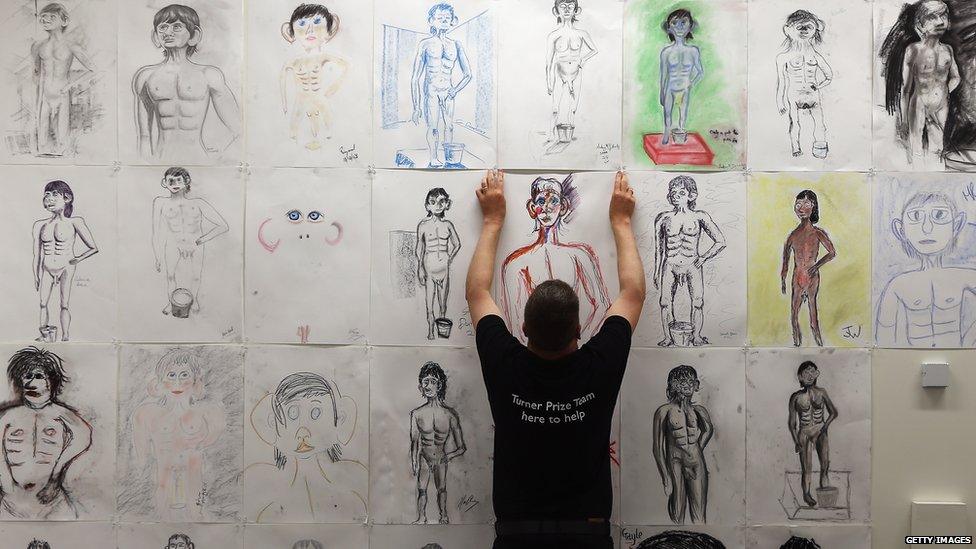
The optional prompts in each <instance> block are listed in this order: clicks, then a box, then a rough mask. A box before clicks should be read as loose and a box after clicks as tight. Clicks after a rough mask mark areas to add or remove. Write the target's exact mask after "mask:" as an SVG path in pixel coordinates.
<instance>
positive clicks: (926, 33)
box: [879, 0, 962, 163]
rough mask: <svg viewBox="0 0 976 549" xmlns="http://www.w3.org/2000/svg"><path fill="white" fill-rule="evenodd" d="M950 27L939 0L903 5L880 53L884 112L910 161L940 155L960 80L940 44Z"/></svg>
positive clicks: (948, 52) (948, 48)
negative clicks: (893, 123)
mask: <svg viewBox="0 0 976 549" xmlns="http://www.w3.org/2000/svg"><path fill="white" fill-rule="evenodd" d="M950 25H951V19H950V13H949V6H947V5H946V3H945V2H942V1H941V0H921V1H918V2H915V3H911V4H905V5H904V6H903V7H902V11H901V13H900V14H899V16H898V20H897V21H896V22H895V24H894V25H893V26H892V27H891V29H890V30H889V31H888V34H887V36H886V37H885V40H884V42H883V43H882V45H881V49H880V51H879V55H880V56H881V58H882V61H883V65H884V79H885V108H886V109H887V111H888V114H889V115H894V116H895V117H896V127H897V132H898V135H897V137H898V140H899V141H900V142H901V144H902V145H903V146H904V147H905V151H906V153H907V159H908V162H909V163H913V162H914V161H916V160H920V159H922V158H923V157H925V156H926V155H934V156H936V157H938V156H940V155H941V154H942V152H943V147H944V145H945V139H944V138H945V129H946V120H947V118H948V117H949V111H950V94H952V92H953V91H955V89H956V88H957V87H958V86H959V84H960V82H961V81H962V79H961V77H960V75H959V67H958V65H957V63H956V58H955V53H954V52H953V49H952V46H950V45H949V44H946V43H944V42H943V41H942V39H943V35H944V34H945V33H946V31H948V30H949V27H950Z"/></svg>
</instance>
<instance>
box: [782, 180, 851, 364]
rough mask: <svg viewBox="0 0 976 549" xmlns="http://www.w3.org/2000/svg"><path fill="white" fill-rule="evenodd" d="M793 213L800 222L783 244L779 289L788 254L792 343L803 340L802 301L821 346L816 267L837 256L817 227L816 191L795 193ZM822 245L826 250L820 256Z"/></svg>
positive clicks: (784, 272) (818, 284) (784, 291)
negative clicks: (790, 279)
mask: <svg viewBox="0 0 976 549" xmlns="http://www.w3.org/2000/svg"><path fill="white" fill-rule="evenodd" d="M793 212H794V213H795V214H796V216H797V218H799V220H800V224H799V225H798V226H797V227H796V228H795V229H793V231H792V232H791V233H790V234H789V236H788V237H787V238H786V244H785V245H784V246H783V266H782V268H781V269H780V279H781V287H780V289H781V291H782V292H783V295H786V276H787V274H789V271H790V265H789V263H790V255H791V254H792V256H793V278H792V281H791V284H790V285H791V288H792V293H791V298H790V323H791V325H792V327H793V345H794V346H796V347H799V346H800V345H801V344H802V343H803V334H802V333H801V332H800V320H799V315H800V306H801V305H803V302H804V301H806V303H807V307H808V308H809V310H810V331H811V332H813V339H814V340H815V341H816V343H817V345H818V346H821V347H822V346H823V335H821V333H820V317H819V313H818V310H817V294H818V292H819V291H820V268H821V267H823V266H824V264H826V263H827V262H828V261H830V260H832V259H834V258H835V257H837V252H836V250H835V249H834V243H833V242H832V241H831V240H830V237H829V236H828V235H827V231H825V230H823V229H822V228H820V227H817V222H818V221H820V204H819V202H818V200H817V194H816V193H815V192H813V191H811V190H805V191H802V192H800V194H798V195H796V202H795V203H794V204H793ZM821 246H823V247H824V249H825V250H827V253H826V254H824V255H823V256H821V255H820V247H821Z"/></svg>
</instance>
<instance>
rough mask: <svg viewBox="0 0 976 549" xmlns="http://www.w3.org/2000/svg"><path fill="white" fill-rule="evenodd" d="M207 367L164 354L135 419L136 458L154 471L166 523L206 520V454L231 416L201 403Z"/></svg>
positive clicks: (158, 508) (180, 353) (159, 511)
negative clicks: (203, 506)
mask: <svg viewBox="0 0 976 549" xmlns="http://www.w3.org/2000/svg"><path fill="white" fill-rule="evenodd" d="M203 366H204V365H203V364H201V360H200V358H199V357H197V356H196V355H195V354H194V353H193V351H191V350H183V349H176V350H172V351H169V352H168V353H166V354H165V355H163V356H162V358H160V359H159V362H157V363H156V368H155V370H154V372H153V376H152V378H151V379H149V380H147V384H146V398H145V400H144V402H143V403H142V404H141V405H139V407H138V408H136V410H135V413H134V414H133V416H132V442H133V448H134V449H135V454H136V459H137V460H138V462H139V463H145V464H149V463H151V464H152V466H153V467H154V469H155V483H154V484H153V490H154V493H153V494H152V497H153V498H154V499H155V513H156V514H155V515H154V516H157V517H159V518H160V519H161V520H167V521H169V520H173V521H179V520H202V519H203V518H204V515H203V508H202V506H200V505H199V504H198V503H197V502H198V501H199V499H200V497H201V495H202V493H203V489H204V474H205V471H204V458H205V456H204V452H205V451H206V449H207V448H209V447H210V446H213V444H214V443H215V442H217V440H218V439H219V438H220V436H221V434H222V433H223V432H224V428H225V427H226V416H225V414H224V412H223V410H221V409H220V408H219V407H218V406H215V405H213V404H210V403H207V402H201V400H202V399H204V398H205V397H206V386H205V385H204V372H203ZM150 457H151V458H152V462H150V461H149V458H150ZM148 495H149V494H147V496H148Z"/></svg>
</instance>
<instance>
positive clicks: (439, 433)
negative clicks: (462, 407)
mask: <svg viewBox="0 0 976 549" xmlns="http://www.w3.org/2000/svg"><path fill="white" fill-rule="evenodd" d="M417 387H418V389H420V394H421V395H422V396H423V397H424V398H425V399H426V400H427V402H426V403H424V404H422V405H420V406H418V407H416V408H414V409H413V410H411V411H410V465H411V470H412V471H413V474H414V476H416V477H417V520H415V521H414V524H426V523H427V489H428V487H429V486H430V480H431V477H433V479H434V490H436V491H437V511H438V513H439V515H440V518H439V519H438V522H439V523H440V524H448V523H449V522H450V520H449V518H448V515H447V468H448V464H449V463H450V462H451V460H453V459H455V458H458V457H461V456H462V455H464V453H465V452H466V451H467V449H468V448H467V446H466V445H465V444H464V432H463V431H462V430H461V418H460V416H458V413H457V411H456V410H455V409H454V408H453V407H451V406H448V405H447V404H445V403H444V397H445V396H446V395H447V374H446V373H444V369H443V368H441V366H440V364H438V363H436V362H427V363H425V364H424V365H423V366H421V368H420V374H419V375H418V385H417Z"/></svg>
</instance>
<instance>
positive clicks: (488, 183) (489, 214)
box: [464, 170, 505, 327]
mask: <svg viewBox="0 0 976 549" xmlns="http://www.w3.org/2000/svg"><path fill="white" fill-rule="evenodd" d="M504 181H505V174H504V173H502V172H501V171H500V170H490V171H489V172H488V173H486V174H485V177H484V178H483V179H482V180H481V187H479V188H478V190H477V191H475V194H476V195H477V196H478V203H479V204H480V205H481V214H482V218H483V221H482V225H481V236H480V237H479V238H478V244H477V246H476V247H475V249H474V255H473V256H472V258H471V265H470V266H468V278H467V280H466V281H465V292H464V296H465V298H466V299H467V300H468V312H469V313H470V314H471V324H472V325H473V326H475V327H477V326H478V322H479V321H480V320H481V319H482V318H484V317H486V316H488V315H492V314H495V315H499V316H501V310H500V309H499V308H498V304H497V303H495V300H494V298H492V297H491V280H492V278H493V277H494V275H495V255H496V254H497V253H498V238H499V236H500V235H501V233H502V225H503V224H504V223H505V187H504Z"/></svg>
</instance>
